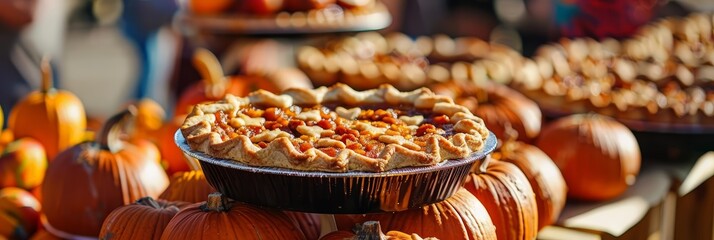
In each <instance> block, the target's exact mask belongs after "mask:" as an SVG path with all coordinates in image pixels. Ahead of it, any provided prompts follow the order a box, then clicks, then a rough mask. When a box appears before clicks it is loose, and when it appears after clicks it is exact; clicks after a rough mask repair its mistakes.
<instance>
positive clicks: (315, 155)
mask: <svg viewBox="0 0 714 240" xmlns="http://www.w3.org/2000/svg"><path fill="white" fill-rule="evenodd" d="M180 130H181V133H182V134H183V136H184V137H185V138H186V140H187V142H188V145H189V146H190V147H191V149H192V150H194V151H199V152H202V153H205V154H207V155H209V156H212V157H216V158H221V159H230V160H234V161H237V162H240V163H243V164H247V165H250V166H258V167H278V168H287V169H293V170H303V171H324V172H348V171H364V172H383V171H388V170H391V169H396V168H403V167H416V166H433V165H437V164H439V163H441V162H444V161H447V160H455V159H462V158H465V157H468V156H469V155H471V154H472V153H474V152H477V151H479V150H481V149H482V148H483V146H484V141H485V140H486V138H487V137H488V135H489V134H490V133H489V131H488V129H487V128H486V127H485V125H484V122H483V121H482V119H481V118H479V117H477V116H474V115H473V114H472V113H471V112H470V111H469V110H468V109H467V108H465V107H463V106H460V105H457V104H454V102H453V100H452V99H451V98H449V97H446V96H441V95H436V94H434V93H433V92H432V91H431V90H429V89H426V88H420V89H417V90H414V91H411V92H400V91H399V90H397V89H396V88H394V87H393V86H391V85H382V86H380V87H379V88H377V89H371V90H366V91H356V90H353V89H352V88H350V87H348V86H347V85H344V84H337V85H334V86H331V87H320V88H317V89H288V90H286V91H284V92H283V93H282V94H281V95H275V94H273V93H270V92H267V91H263V90H258V91H256V92H253V93H251V94H249V95H248V96H247V97H243V98H241V97H236V96H232V95H229V96H227V97H225V99H223V100H221V101H218V102H213V103H206V104H199V105H196V107H195V108H194V110H193V112H192V113H191V114H190V115H189V116H188V117H187V118H186V120H185V121H184V123H183V125H182V126H181V128H180Z"/></svg>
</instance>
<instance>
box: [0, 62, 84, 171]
mask: <svg viewBox="0 0 714 240" xmlns="http://www.w3.org/2000/svg"><path fill="white" fill-rule="evenodd" d="M86 118H87V116H86V114H85V112H84V106H83V105H82V102H81V101H80V100H79V98H77V96H75V95H74V94H72V93H70V92H68V91H63V90H58V89H55V88H53V87H52V73H51V72H50V65H49V62H48V60H46V59H44V60H43V62H42V89H41V90H40V91H34V92H32V93H30V94H29V95H27V96H26V97H25V98H24V99H22V100H20V102H18V103H17V104H16V105H15V106H14V107H13V109H12V111H11V112H10V116H9V119H8V129H10V130H12V132H13V134H14V135H15V138H23V137H31V138H34V139H36V140H37V141H40V142H41V143H42V145H43V146H44V147H45V151H46V153H47V159H49V160H50V161H52V159H54V157H55V156H56V155H57V154H58V153H59V152H60V151H62V150H64V149H66V148H69V147H71V146H73V145H75V144H77V143H79V142H81V141H82V140H83V139H84V131H85V129H86V127H87V119H86Z"/></svg>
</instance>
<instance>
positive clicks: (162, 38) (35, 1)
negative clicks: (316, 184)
mask: <svg viewBox="0 0 714 240" xmlns="http://www.w3.org/2000/svg"><path fill="white" fill-rule="evenodd" d="M2 2H3V3H2V4H3V5H6V6H7V7H0V8H1V9H5V10H2V12H0V16H1V17H2V22H1V23H2V26H3V27H2V33H1V34H0V36H2V37H1V38H2V43H3V44H2V48H3V49H2V54H3V56H2V57H3V60H4V61H3V65H4V66H2V70H1V71H2V72H1V74H0V76H3V77H2V79H0V81H2V86H3V87H2V88H3V89H5V90H6V92H3V93H2V94H3V95H4V96H3V100H2V102H1V103H2V107H3V109H5V111H6V116H7V111H8V109H10V106H11V104H12V102H14V101H16V98H17V96H23V95H24V94H25V93H26V92H27V91H29V89H34V88H36V87H37V86H39V82H40V81H39V76H40V74H39V70H38V63H39V59H40V57H41V56H42V55H45V54H47V55H49V56H51V58H52V59H53V67H54V70H55V71H56V74H55V76H56V79H55V84H56V85H57V86H59V87H60V88H63V89H67V90H70V91H72V92H74V93H75V94H76V95H78V96H79V98H80V99H81V100H83V102H84V104H85V105H86V106H85V107H86V109H87V112H88V114H89V115H90V116H93V117H97V118H104V117H106V116H108V115H109V114H111V113H114V112H115V111H116V110H117V109H118V108H119V107H120V106H121V105H122V104H124V103H126V102H127V101H130V100H132V99H138V98H142V97H150V98H153V99H154V100H156V101H157V102H159V103H160V104H161V105H162V106H164V108H165V109H172V102H173V98H174V96H176V95H177V94H178V93H176V91H178V90H177V88H179V89H180V88H181V87H180V85H179V87H177V86H174V87H171V82H179V83H180V82H185V81H188V80H186V79H190V78H198V75H197V74H196V73H195V72H193V70H192V67H191V66H190V64H188V65H187V64H185V63H182V62H186V61H185V60H182V56H184V55H186V53H190V52H191V49H192V48H193V46H195V45H196V44H200V40H199V41H196V40H195V39H190V38H188V37H186V36H185V34H180V32H179V31H178V30H177V27H175V26H172V17H173V15H174V13H175V12H177V11H179V9H180V7H179V6H180V4H185V3H182V2H181V1H178V2H177V1H174V0H153V1H144V0H29V1H28V0H3V1H2ZM386 3H387V5H388V7H389V10H390V12H391V13H392V17H393V20H392V24H391V25H390V26H389V27H388V28H386V29H384V30H382V32H392V31H401V32H404V33H406V34H407V35H409V36H420V35H433V34H437V33H442V34H446V35H449V36H452V37H458V36H474V37H479V38H481V39H487V40H490V41H492V42H499V43H503V44H506V45H508V46H511V47H513V48H514V49H516V50H518V51H521V52H522V53H523V54H524V55H526V56H528V55H530V54H532V52H533V51H534V50H535V49H536V47H537V46H540V45H542V44H543V43H547V42H549V41H554V40H557V39H559V38H560V37H562V36H566V37H581V36H589V37H595V38H602V37H608V36H609V37H626V36H628V35H629V34H631V33H633V32H634V30H635V29H636V28H637V27H638V26H640V25H642V24H644V23H646V22H648V21H651V20H653V19H657V18H661V17H665V16H684V15H686V14H687V13H689V12H691V11H704V12H706V11H711V10H712V9H714V3H712V2H711V1H707V0H680V1H665V0H626V1H603V0H600V1H592V0H449V1H426V0H409V1H404V0H390V1H387V2H386ZM11 9H16V10H15V11H12V10H11ZM17 9H20V10H17ZM237 37H240V36H237ZM293 37H294V36H293ZM298 37H303V36H298ZM305 37H307V36H305ZM309 37H315V36H314V35H312V36H309ZM278 39H287V40H286V41H288V43H290V40H289V39H290V38H285V37H284V36H283V37H279V38H278ZM301 39H303V38H301ZM226 48H227V47H226ZM226 51H227V50H226ZM217 54H219V55H224V54H225V53H217ZM282 57H284V58H286V59H292V56H287V54H286V55H285V56H282ZM184 58H185V57H184ZM223 59H226V57H225V56H224V57H223ZM289 61H290V60H288V62H289ZM234 63H235V64H237V65H240V64H242V63H241V62H234ZM186 67H188V68H189V69H184V68H186ZM227 68H229V69H240V68H239V67H238V66H234V67H227ZM237 71H239V70H237ZM178 78H185V79H184V80H179V79H178ZM174 85H176V84H174ZM10 95H12V96H10ZM13 96H14V97H13Z"/></svg>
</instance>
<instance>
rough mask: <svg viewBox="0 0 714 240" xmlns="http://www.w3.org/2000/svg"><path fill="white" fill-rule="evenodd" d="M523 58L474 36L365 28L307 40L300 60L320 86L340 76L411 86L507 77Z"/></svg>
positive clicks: (358, 83) (372, 84)
mask: <svg viewBox="0 0 714 240" xmlns="http://www.w3.org/2000/svg"><path fill="white" fill-rule="evenodd" d="M522 59H523V57H522V56H521V55H520V54H519V53H518V52H516V51H515V50H513V49H510V48H508V47H506V46H503V45H499V44H491V43H488V42H485V41H483V40H481V39H478V38H474V37H459V38H451V37H448V36H445V35H436V36H433V37H431V36H420V37H417V38H416V39H412V38H410V37H409V36H407V35H405V34H403V33H389V34H386V35H382V34H380V33H376V32H364V33H359V34H356V35H355V36H349V37H341V38H336V39H332V40H330V41H327V42H326V43H325V44H323V45H322V46H315V47H313V46H304V47H302V48H300V49H299V50H298V51H297V59H296V62H297V65H298V66H299V67H300V69H301V70H303V71H304V72H305V73H306V74H307V75H308V76H309V77H310V79H311V80H312V81H313V84H314V85H316V86H329V85H332V84H334V83H337V82H340V83H345V84H347V85H350V86H351V87H353V88H355V89H360V90H363V89H372V88H376V87H378V86H379V85H381V84H391V85H394V86H395V87H396V88H397V89H400V90H404V91H409V90H414V89H417V88H420V87H423V86H425V85H427V84H431V83H436V82H445V81H448V80H450V79H457V80H467V79H483V80H485V79H486V78H487V77H490V78H491V79H494V80H497V81H501V82H505V81H507V80H509V79H510V78H511V77H512V76H511V75H512V74H511V73H514V72H516V70H517V69H519V65H520V62H521V61H522Z"/></svg>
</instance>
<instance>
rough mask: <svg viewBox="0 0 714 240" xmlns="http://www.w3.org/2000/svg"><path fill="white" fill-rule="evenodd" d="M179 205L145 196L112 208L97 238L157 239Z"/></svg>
mask: <svg viewBox="0 0 714 240" xmlns="http://www.w3.org/2000/svg"><path fill="white" fill-rule="evenodd" d="M181 205H183V204H181V203H176V202H168V201H164V200H154V199H153V198H151V197H145V198H141V199H139V200H137V201H136V202H135V203H132V204H129V205H126V206H122V207H119V208H117V209H114V211H112V213H110V214H109V216H107V218H106V219H105V220H104V224H103V225H102V231H101V232H100V233H99V239H116V240H120V239H128V240H132V239H159V238H160V237H161V234H162V233H163V232H164V228H166V225H168V224H169V221H170V220H171V218H173V217H174V215H176V213H178V212H179V208H180V207H181Z"/></svg>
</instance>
